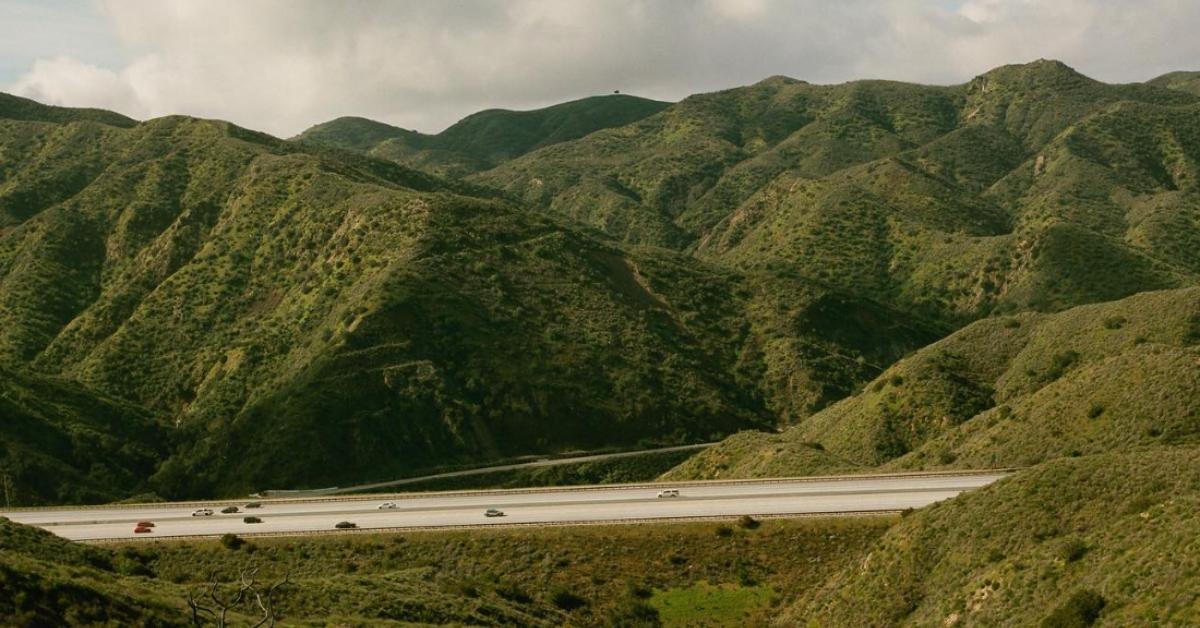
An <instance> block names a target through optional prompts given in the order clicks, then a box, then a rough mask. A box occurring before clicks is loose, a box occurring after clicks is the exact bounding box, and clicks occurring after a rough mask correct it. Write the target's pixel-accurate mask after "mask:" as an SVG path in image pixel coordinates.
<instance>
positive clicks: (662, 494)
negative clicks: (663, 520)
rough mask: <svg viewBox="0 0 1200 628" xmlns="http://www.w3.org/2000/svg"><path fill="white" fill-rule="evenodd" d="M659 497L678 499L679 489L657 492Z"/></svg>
mask: <svg viewBox="0 0 1200 628" xmlns="http://www.w3.org/2000/svg"><path fill="white" fill-rule="evenodd" d="M658 496H659V497H679V489H677V488H667V489H663V490H661V491H659V492H658Z"/></svg>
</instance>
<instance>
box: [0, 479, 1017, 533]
mask: <svg viewBox="0 0 1200 628" xmlns="http://www.w3.org/2000/svg"><path fill="white" fill-rule="evenodd" d="M1005 475H1006V474H1005V473H1004V472H999V471H998V472H994V473H993V472H985V473H969V474H908V475H896V476H861V477H854V476H847V477H839V478H796V479H779V480H763V481H726V482H722V481H715V482H684V483H678V484H641V485H618V486H590V487H571V488H552V489H536V490H535V489H518V490H508V491H472V492H459V493H426V494H421V493H408V494H393V495H371V496H357V497H338V498H323V499H277V500H262V501H261V504H262V506H261V507H260V508H255V509H252V510H246V509H244V508H243V512H240V513H237V514H221V512H220V510H221V508H223V507H225V506H227V505H231V504H232V505H239V506H243V507H244V504H245V502H232V501H221V502H210V503H199V502H190V503H163V504H143V505H123V506H91V507H69V508H46V509H36V510H25V511H8V512H0V516H4V517H7V518H9V519H12V520H13V521H17V522H20V523H25V524H29V525H35V526H39V527H42V528H45V529H47V530H49V531H51V532H53V533H55V534H58V535H59V536H62V537H65V538H68V539H73V540H80V541H84V540H99V539H123V538H131V539H132V538H139V539H147V538H164V537H174V536H215V535H220V534H224V533H228V532H233V533H237V534H252V533H273V534H305V533H312V532H318V531H328V530H333V529H334V524H336V523H338V522H340V521H351V522H354V523H355V524H357V526H358V528H360V529H387V528H425V527H428V528H436V527H447V526H464V525H477V526H489V525H503V524H570V523H594V522H606V521H611V522H619V521H622V520H653V519H664V520H667V519H683V518H693V517H734V516H738V515H802V514H814V513H863V512H883V511H896V510H903V509H905V508H919V507H921V506H925V505H927V504H930V503H933V502H936V501H940V500H943V499H948V498H950V497H954V496H955V495H958V494H959V493H961V492H963V491H968V490H972V489H975V488H979V487H982V486H985V485H987V484H990V483H991V482H994V481H996V480H998V479H1000V478H1002V477H1004V476H1005ZM664 488H676V489H678V490H679V496H678V497H658V493H659V491H660V490H662V489H664ZM384 502H392V503H394V504H395V506H396V507H395V508H394V509H388V510H380V509H379V506H380V505H381V504H383V503H384ZM201 507H205V508H211V509H213V510H214V511H215V513H216V514H214V515H211V516H202V517H196V516H192V512H193V511H194V510H195V509H197V508H201ZM488 508H497V509H500V510H502V511H504V516H503V517H485V516H484V511H485V510H486V509H488ZM246 515H254V516H256V517H259V518H261V519H262V522H261V523H256V524H248V523H244V522H243V520H242V517H243V516H246ZM139 521H152V522H154V524H155V527H154V531H153V532H151V533H148V534H135V533H134V532H133V529H134V524H135V523H137V522H139Z"/></svg>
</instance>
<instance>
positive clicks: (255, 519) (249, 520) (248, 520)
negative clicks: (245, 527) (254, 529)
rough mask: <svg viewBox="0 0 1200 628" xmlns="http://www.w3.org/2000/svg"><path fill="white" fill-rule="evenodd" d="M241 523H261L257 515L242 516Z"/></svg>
mask: <svg viewBox="0 0 1200 628" xmlns="http://www.w3.org/2000/svg"><path fill="white" fill-rule="evenodd" d="M242 523H262V519H259V518H258V517H242Z"/></svg>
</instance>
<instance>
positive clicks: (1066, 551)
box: [1058, 537, 1088, 563]
mask: <svg viewBox="0 0 1200 628" xmlns="http://www.w3.org/2000/svg"><path fill="white" fill-rule="evenodd" d="M1087 553H1088V546H1087V543H1084V542H1083V541H1082V540H1080V539H1077V538H1075V537H1071V538H1069V539H1066V540H1065V541H1063V543H1062V545H1060V546H1059V548H1058V557H1059V558H1061V559H1063V561H1065V562H1068V563H1073V562H1075V561H1077V560H1079V559H1080V558H1083V556H1084V554H1087Z"/></svg>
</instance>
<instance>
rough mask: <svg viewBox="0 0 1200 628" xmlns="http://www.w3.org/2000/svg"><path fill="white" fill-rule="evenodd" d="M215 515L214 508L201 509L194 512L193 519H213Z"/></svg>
mask: <svg viewBox="0 0 1200 628" xmlns="http://www.w3.org/2000/svg"><path fill="white" fill-rule="evenodd" d="M212 515H213V511H212V508H200V509H198V510H193V511H192V516H193V517H211V516H212Z"/></svg>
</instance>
